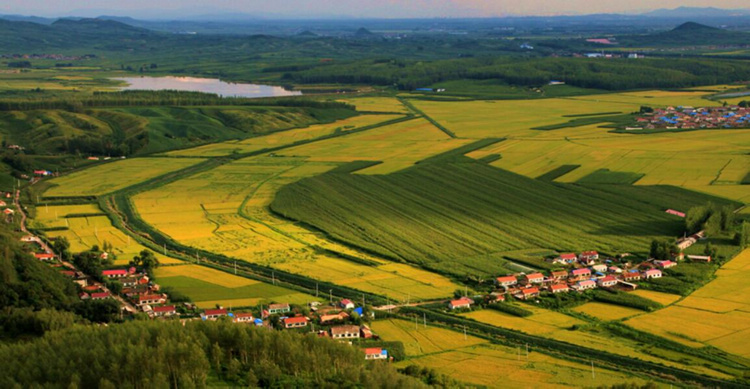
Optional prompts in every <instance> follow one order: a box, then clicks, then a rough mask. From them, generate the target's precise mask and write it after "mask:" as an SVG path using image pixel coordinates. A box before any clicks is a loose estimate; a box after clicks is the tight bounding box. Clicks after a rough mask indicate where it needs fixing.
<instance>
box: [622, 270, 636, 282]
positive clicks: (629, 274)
mask: <svg viewBox="0 0 750 389" xmlns="http://www.w3.org/2000/svg"><path fill="white" fill-rule="evenodd" d="M622 279H623V280H625V281H638V280H640V279H641V273H640V272H639V271H638V270H630V271H629V272H627V273H625V274H623V276H622Z"/></svg>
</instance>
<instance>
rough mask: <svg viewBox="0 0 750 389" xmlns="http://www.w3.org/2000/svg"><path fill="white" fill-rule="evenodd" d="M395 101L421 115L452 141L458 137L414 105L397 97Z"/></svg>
mask: <svg viewBox="0 0 750 389" xmlns="http://www.w3.org/2000/svg"><path fill="white" fill-rule="evenodd" d="M397 99H398V101H400V102H401V103H402V104H403V105H405V106H406V107H407V108H409V109H410V110H412V111H414V112H415V113H417V114H419V115H421V116H422V117H423V118H424V119H425V120H427V121H428V122H430V123H431V124H432V125H433V126H435V127H437V128H438V129H439V130H440V131H442V132H444V133H446V134H447V135H448V136H449V137H451V138H453V139H457V138H458V136H457V135H456V134H455V133H454V132H453V131H451V130H449V129H448V128H446V127H445V126H443V125H442V124H440V123H438V122H437V120H435V119H433V118H431V117H430V116H429V115H427V114H426V113H424V111H422V110H421V109H419V108H417V107H415V106H414V104H412V103H411V102H409V101H407V100H406V99H404V98H403V97H397Z"/></svg>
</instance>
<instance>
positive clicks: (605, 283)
mask: <svg viewBox="0 0 750 389" xmlns="http://www.w3.org/2000/svg"><path fill="white" fill-rule="evenodd" d="M597 284H599V286H601V287H602V288H610V287H613V286H615V285H617V278H615V277H612V276H606V277H604V278H600V279H599V280H598V281H597Z"/></svg>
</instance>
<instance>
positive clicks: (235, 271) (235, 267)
mask: <svg viewBox="0 0 750 389" xmlns="http://www.w3.org/2000/svg"><path fill="white" fill-rule="evenodd" d="M234 275H237V261H234Z"/></svg>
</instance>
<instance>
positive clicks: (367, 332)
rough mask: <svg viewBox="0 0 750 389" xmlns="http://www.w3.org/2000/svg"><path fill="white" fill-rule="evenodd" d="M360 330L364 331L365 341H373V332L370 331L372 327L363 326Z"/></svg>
mask: <svg viewBox="0 0 750 389" xmlns="http://www.w3.org/2000/svg"><path fill="white" fill-rule="evenodd" d="M360 330H361V331H362V337H363V338H364V339H372V337H373V336H374V335H373V334H372V330H371V329H370V327H368V326H366V325H363V326H362V328H360Z"/></svg>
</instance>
